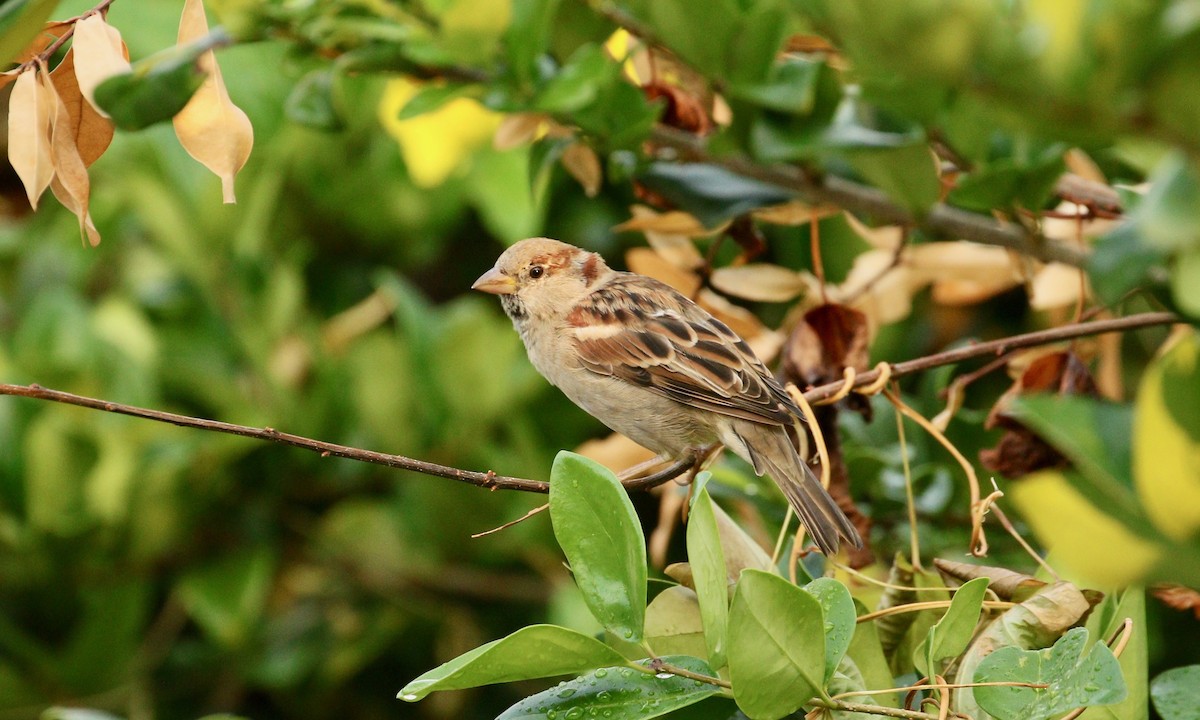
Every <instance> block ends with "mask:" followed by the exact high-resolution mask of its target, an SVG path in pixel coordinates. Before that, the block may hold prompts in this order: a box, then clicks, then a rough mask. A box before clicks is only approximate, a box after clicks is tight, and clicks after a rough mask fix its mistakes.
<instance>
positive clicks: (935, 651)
mask: <svg viewBox="0 0 1200 720" xmlns="http://www.w3.org/2000/svg"><path fill="white" fill-rule="evenodd" d="M987 586H988V579H987V578H985V577H980V578H975V579H974V580H971V581H969V582H967V583H965V584H963V586H962V587H960V588H959V589H958V590H957V591H956V592H955V593H954V599H953V600H951V601H950V607H949V608H948V609H947V610H946V614H945V615H943V616H942V619H941V620H939V621H938V622H937V624H936V625H934V626H933V627H931V628H929V633H928V634H926V636H925V640H924V641H923V642H922V643H921V645H920V646H919V647H918V648H917V649H916V650H915V651H913V664H914V665H916V666H917V669H918V670H920V671H921V674H922V675H924V676H925V677H932V676H933V675H934V674H936V671H937V670H938V667H937V662H938V661H939V660H942V659H944V658H950V657H958V656H959V655H961V654H962V652H963V651H964V650H966V649H967V644H968V643H970V642H971V636H972V635H974V634H975V626H976V625H978V624H979V613H980V611H982V610H983V595H984V592H986V591H987Z"/></svg>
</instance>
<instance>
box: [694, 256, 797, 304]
mask: <svg viewBox="0 0 1200 720" xmlns="http://www.w3.org/2000/svg"><path fill="white" fill-rule="evenodd" d="M709 282H710V283H712V286H713V287H715V288H716V289H718V290H720V291H721V292H723V293H725V294H726V295H732V296H734V297H739V298H743V299H745V300H754V301H758V302H786V301H788V300H791V299H792V298H794V297H796V296H798V295H800V294H801V293H803V292H804V291H805V290H807V289H808V280H807V279H806V278H805V277H804V275H802V274H801V273H798V272H796V271H794V270H788V269H787V268H784V267H780V266H778V265H770V264H768V263H751V264H749V265H739V266H737V267H722V268H717V269H716V270H714V271H713V274H712V277H711V278H709Z"/></svg>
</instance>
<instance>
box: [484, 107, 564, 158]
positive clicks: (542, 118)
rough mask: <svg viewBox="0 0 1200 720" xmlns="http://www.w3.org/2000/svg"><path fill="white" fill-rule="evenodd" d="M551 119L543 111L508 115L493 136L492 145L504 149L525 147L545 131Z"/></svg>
mask: <svg viewBox="0 0 1200 720" xmlns="http://www.w3.org/2000/svg"><path fill="white" fill-rule="evenodd" d="M549 121H550V116H549V115H544V114H542V113H515V114H513V115H506V116H504V120H502V121H500V126H499V127H497V128H496V134H495V135H493V136H492V147H493V148H495V149H497V150H502V151H503V150H513V149H515V148H519V147H524V146H525V145H528V144H529V143H531V142H533V141H534V140H536V139H538V138H539V137H541V135H542V134H544V133H545V131H546V125H547V123H548V122H549Z"/></svg>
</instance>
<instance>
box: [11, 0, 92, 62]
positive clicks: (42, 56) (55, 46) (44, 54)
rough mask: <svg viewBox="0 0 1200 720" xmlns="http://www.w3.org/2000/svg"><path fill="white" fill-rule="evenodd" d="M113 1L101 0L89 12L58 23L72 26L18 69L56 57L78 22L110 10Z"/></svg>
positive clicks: (72, 33) (73, 32)
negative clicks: (55, 54)
mask: <svg viewBox="0 0 1200 720" xmlns="http://www.w3.org/2000/svg"><path fill="white" fill-rule="evenodd" d="M113 2H115V0H101V2H100V3H99V4H97V5H96V7H94V8H92V9H91V10H88V11H87V12H85V13H83V14H81V15H76V16H75V17H73V18H68V19H66V20H61V21H59V22H58V23H57V24H58V25H70V27H69V28H67V29H66V31H65V32H63V34H62V35H60V36H59V37H58V39H57V40H55V41H54V42H52V43H50V44H49V45H47V46H46V49H45V50H42V51H41V52H39V53H38V54H37V55H35V56H34V57H32V58H30V59H29V60H27V61H25V62H24V63H22V64H21V65H20V66H19V67H17V68H16V69H17V71H18V72H24V71H26V70H28V69H29V68H30V67H32V66H33V65H35V64H36V63H37V62H38V61H39V60H40V61H42V62H48V61H49V60H50V58H52V57H54V53H56V52H58V50H59V48H61V47H62V46H63V45H65V44H66V42H67V41H68V40H70V39H71V36H72V35H74V34H75V23H77V22H79V21H80V20H83V19H84V18H87V17H89V16H91V15H95V14H96V13H102V12H106V11H107V10H108V6H109V5H112V4H113Z"/></svg>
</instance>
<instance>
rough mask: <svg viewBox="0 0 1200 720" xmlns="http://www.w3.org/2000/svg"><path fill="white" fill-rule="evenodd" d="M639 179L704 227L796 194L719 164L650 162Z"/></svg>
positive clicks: (639, 175)
mask: <svg viewBox="0 0 1200 720" xmlns="http://www.w3.org/2000/svg"><path fill="white" fill-rule="evenodd" d="M638 181H639V182H641V183H642V184H643V185H645V186H646V187H648V188H650V189H651V190H653V191H654V192H657V193H658V194H660V195H662V196H663V197H665V198H667V199H668V200H670V201H671V202H672V203H674V204H675V205H677V206H678V207H679V208H680V209H682V210H684V211H686V212H689V213H691V214H692V215H694V216H696V218H697V219H698V220H699V221H700V222H701V223H703V224H704V226H705V227H716V226H717V225H720V224H721V223H723V222H725V221H726V220H729V219H730V218H734V217H737V216H738V215H741V214H743V213H747V212H749V211H751V210H754V209H756V208H760V207H766V206H768V205H779V204H781V203H784V202H787V201H788V200H791V199H793V198H794V197H795V194H794V193H792V192H791V191H789V190H785V189H783V188H780V187H778V186H776V185H769V184H767V183H764V182H760V181H758V180H753V179H750V178H747V177H743V176H741V175H738V174H737V173H734V172H732V171H730V170H727V169H725V168H723V167H721V166H719V165H708V164H704V163H689V164H678V163H666V162H656V163H651V164H650V165H649V166H648V167H647V168H646V169H645V170H644V171H643V172H641V173H639V174H638Z"/></svg>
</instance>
